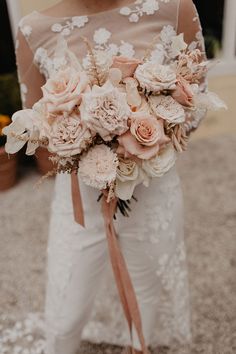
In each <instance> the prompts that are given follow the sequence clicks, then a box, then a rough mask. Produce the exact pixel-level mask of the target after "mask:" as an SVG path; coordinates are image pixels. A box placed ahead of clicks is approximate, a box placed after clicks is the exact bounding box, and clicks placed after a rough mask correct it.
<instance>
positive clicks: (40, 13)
mask: <svg viewBox="0 0 236 354" xmlns="http://www.w3.org/2000/svg"><path fill="white" fill-rule="evenodd" d="M135 3H136V1H132V2H131V3H130V4H129V5H126V6H124V5H123V6H118V7H114V8H113V9H109V10H105V11H99V12H94V13H91V14H83V15H79V14H78V15H71V16H61V17H59V16H50V15H45V14H43V13H42V12H40V11H37V10H34V11H33V12H34V13H35V14H37V15H40V16H42V17H45V18H50V19H56V20H64V19H69V18H72V17H83V16H85V17H88V18H89V17H96V16H100V15H106V14H109V13H113V12H120V10H121V9H122V8H123V7H129V8H131V7H133V6H134V5H135Z"/></svg>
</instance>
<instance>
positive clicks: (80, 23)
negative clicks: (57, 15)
mask: <svg viewBox="0 0 236 354" xmlns="http://www.w3.org/2000/svg"><path fill="white" fill-rule="evenodd" d="M87 22H88V17H87V16H74V17H72V18H71V19H70V20H66V23H65V24H61V23H54V24H53V25H52V27H51V30H52V31H53V32H55V33H61V34H62V35H63V36H69V35H70V34H71V32H72V31H73V30H74V29H75V28H82V27H84V26H85V24H86V23H87Z"/></svg>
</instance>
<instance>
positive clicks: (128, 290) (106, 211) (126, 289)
mask: <svg viewBox="0 0 236 354" xmlns="http://www.w3.org/2000/svg"><path fill="white" fill-rule="evenodd" d="M71 192H72V202H73V209H74V218H75V221H76V222H77V223H79V224H80V225H82V226H83V227H84V226H85V223H84V210H83V204H82V198H81V194H80V188H79V181H78V176H77V173H76V172H74V171H73V173H72V174H71ZM116 206H117V200H116V199H113V200H111V201H110V202H109V203H108V202H107V200H106V196H105V195H103V198H102V214H103V218H104V224H105V229H106V236H107V242H108V248H109V254H110V260H111V264H112V268H113V273H114V276H115V280H116V286H117V289H118V293H119V296H120V300H121V303H122V306H123V310H124V314H125V317H126V320H127V322H128V326H129V331H130V338H131V343H132V353H134V348H133V339H132V326H134V327H135V329H136V331H137V334H138V337H139V341H140V344H141V347H142V353H143V354H149V351H148V349H147V347H146V344H145V339H144V335H143V330H142V321H141V315H140V310H139V306H138V302H137V298H136V294H135V291H134V288H133V285H132V281H131V278H130V275H129V272H128V269H127V265H126V263H125V259H124V257H123V254H122V252H121V250H120V247H119V242H118V238H117V235H116V231H115V227H114V224H113V216H114V214H115V211H116Z"/></svg>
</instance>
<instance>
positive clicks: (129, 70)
mask: <svg viewBox="0 0 236 354" xmlns="http://www.w3.org/2000/svg"><path fill="white" fill-rule="evenodd" d="M141 63H142V62H141V60H139V59H135V58H128V57H124V56H114V57H113V63H112V66H111V67H112V68H117V69H120V71H121V72H122V79H125V78H126V77H131V76H133V74H134V72H135V70H136V68H137V66H138V65H139V64H141Z"/></svg>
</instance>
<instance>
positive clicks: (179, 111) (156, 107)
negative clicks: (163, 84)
mask: <svg viewBox="0 0 236 354" xmlns="http://www.w3.org/2000/svg"><path fill="white" fill-rule="evenodd" d="M149 102H150V105H151V107H152V110H153V111H154V112H155V114H156V115H157V116H158V117H160V118H162V119H164V120H166V121H167V122H168V123H175V124H179V123H183V122H184V121H185V111H184V109H183V107H182V105H181V104H179V103H178V102H176V101H175V100H174V99H173V98H172V97H171V96H164V95H159V96H150V97H149Z"/></svg>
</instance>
